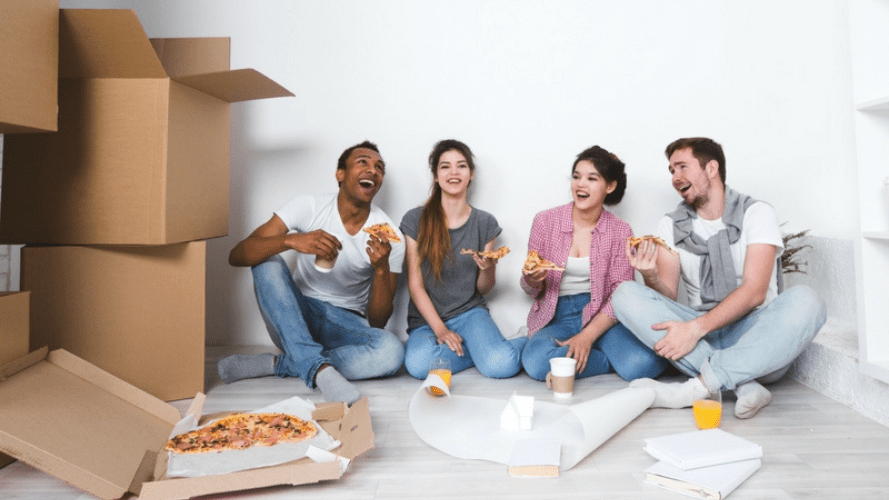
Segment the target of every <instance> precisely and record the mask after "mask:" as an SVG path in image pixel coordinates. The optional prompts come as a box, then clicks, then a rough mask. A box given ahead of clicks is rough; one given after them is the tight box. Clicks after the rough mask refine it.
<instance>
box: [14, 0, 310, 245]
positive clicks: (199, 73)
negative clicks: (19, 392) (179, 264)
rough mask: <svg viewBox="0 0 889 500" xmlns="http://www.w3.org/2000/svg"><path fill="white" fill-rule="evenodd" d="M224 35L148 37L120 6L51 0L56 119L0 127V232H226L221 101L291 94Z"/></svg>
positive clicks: (43, 235) (226, 125)
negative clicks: (30, 128)
mask: <svg viewBox="0 0 889 500" xmlns="http://www.w3.org/2000/svg"><path fill="white" fill-rule="evenodd" d="M230 45H231V43H230V40H229V39H228V38H171V39H158V40H149V38H148V36H147V35H146V33H145V31H144V29H143V28H142V24H141V23H140V22H139V19H138V17H137V16H136V14H135V13H134V12H133V11H132V10H123V9H112V10H104V9H71V10H69V9H62V10H61V12H60V17H59V54H58V58H59V61H58V66H59V69H58V76H59V83H58V86H59V92H58V95H59V98H58V105H59V126H58V132H57V133H54V134H15V135H11V136H7V137H6V138H5V145H4V147H5V150H4V156H3V162H4V165H3V196H2V198H0V241H2V242H4V243H12V244H25V243H41V244H60V245H163V244H170V243H178V242H183V241H192V240H202V239H209V238H216V237H220V236H225V235H226V234H228V217H229V162H230V140H231V109H230V103H232V102H238V101H246V100H253V99H265V98H271V97H284V96H292V95H293V94H292V93H291V92H290V91H288V90H287V89H285V88H283V87H282V86H280V85H278V84H277V83H275V82H274V81H272V80H270V79H269V78H267V77H266V76H264V75H262V74H261V73H259V72H257V71H256V70H253V69H240V70H230V69H229V59H230V57H229V56H230Z"/></svg>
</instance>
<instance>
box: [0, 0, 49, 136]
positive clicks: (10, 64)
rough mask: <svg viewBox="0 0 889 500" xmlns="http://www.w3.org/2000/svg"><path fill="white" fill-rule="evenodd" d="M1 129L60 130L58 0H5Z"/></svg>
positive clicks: (1, 10)
mask: <svg viewBox="0 0 889 500" xmlns="http://www.w3.org/2000/svg"><path fill="white" fill-rule="evenodd" d="M0 68H3V70H2V71H0V134H13V133H23V132H54V131H56V130H57V129H58V121H57V120H58V111H59V106H58V81H59V0H3V1H2V2H0Z"/></svg>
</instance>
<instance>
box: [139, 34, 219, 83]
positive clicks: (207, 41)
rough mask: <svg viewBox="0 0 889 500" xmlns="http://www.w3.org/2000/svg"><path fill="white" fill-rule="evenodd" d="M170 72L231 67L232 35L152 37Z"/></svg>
mask: <svg viewBox="0 0 889 500" xmlns="http://www.w3.org/2000/svg"><path fill="white" fill-rule="evenodd" d="M150 41H151V46H152V47H154V51H155V52H156V53H157V57H158V58H159V59H160V61H161V64H162V65H163V66H164V70H166V72H167V75H169V76H171V77H178V76H187V75H199V74H202V73H215V72H217V71H228V70H229V69H230V68H231V65H230V60H231V39H230V38H152V39H151V40H150Z"/></svg>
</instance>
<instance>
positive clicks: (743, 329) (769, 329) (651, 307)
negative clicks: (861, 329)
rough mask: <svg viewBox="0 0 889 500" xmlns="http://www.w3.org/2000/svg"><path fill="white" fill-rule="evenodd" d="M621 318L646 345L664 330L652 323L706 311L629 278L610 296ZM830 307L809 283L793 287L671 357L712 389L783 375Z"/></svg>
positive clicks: (662, 334)
mask: <svg viewBox="0 0 889 500" xmlns="http://www.w3.org/2000/svg"><path fill="white" fill-rule="evenodd" d="M611 305H612V306H613V307H614V313H615V315H616V316H617V319H619V320H620V321H621V323H623V324H625V325H627V328H629V329H630V330H632V332H633V333H634V334H635V335H636V336H637V337H639V339H640V340H642V342H644V343H645V344H646V345H648V346H651V347H652V348H653V347H654V345H655V344H656V343H657V342H658V341H659V340H660V339H661V338H663V336H664V335H665V334H666V331H665V330H654V329H652V328H651V325H654V324H656V323H660V322H663V321H671V320H672V321H689V320H692V319H694V318H697V317H699V316H702V315H703V314H704V313H703V312H701V311H696V310H694V309H692V308H690V307H687V306H684V305H682V304H679V303H678V302H675V301H673V300H670V299H668V298H667V297H665V296H663V295H661V294H660V293H658V292H656V291H654V290H652V289H651V288H648V287H647V286H645V285H643V284H641V283H637V282H633V281H627V282H625V283H621V285H620V286H619V287H618V288H617V290H615V292H614V295H612V296H611ZM826 319H827V308H826V307H825V305H824V301H823V300H822V299H821V298H820V297H818V294H816V293H815V291H814V290H812V289H811V288H809V287H806V286H795V287H792V288H789V289H787V290H785V291H784V292H783V293H781V294H779V295H778V297H777V298H775V300H773V301H772V302H770V303H769V305H767V306H766V307H763V308H760V309H757V310H755V311H753V312H751V313H750V314H748V315H746V316H744V317H743V318H741V319H740V320H738V321H736V322H735V323H732V324H731V325H728V326H725V327H723V328H720V329H719V330H716V331H713V332H710V333H709V334H707V335H706V336H705V337H704V338H703V339H702V340H701V341H699V342H698V344H697V346H695V348H694V349H693V350H692V351H691V352H690V353H688V354H686V355H685V357H683V358H680V359H679V360H677V361H671V363H673V365H674V366H676V368H678V369H679V371H681V372H682V373H684V374H686V375H688V376H689V377H695V376H697V375H701V376H702V378H703V379H704V384H705V385H706V386H707V388H708V389H710V391H711V392H713V391H716V390H721V389H728V390H734V389H735V387H737V386H738V385H739V384H743V383H744V382H749V381H751V380H758V381H760V382H762V383H770V382H774V381H776V380H778V379H779V378H781V377H782V376H783V375H784V374H785V373H786V372H787V369H788V368H789V367H790V364H791V363H792V362H793V360H794V359H796V358H797V356H799V355H800V353H801V352H803V349H805V348H806V346H808V345H809V342H811V341H812V339H813V338H814V337H815V334H816V333H818V330H820V329H821V326H822V325H824V322H825V320H826Z"/></svg>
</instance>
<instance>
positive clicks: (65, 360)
mask: <svg viewBox="0 0 889 500" xmlns="http://www.w3.org/2000/svg"><path fill="white" fill-rule="evenodd" d="M203 401H204V396H203V395H202V394H198V395H197V397H195V400H194V403H193V404H192V408H191V409H190V410H189V412H196V413H198V414H200V409H201V406H202V404H203ZM313 418H314V419H315V420H316V421H317V422H318V423H319V424H320V425H321V426H322V427H323V428H324V429H325V430H326V431H327V432H328V433H330V434H331V435H332V436H333V437H334V438H336V439H338V440H339V441H340V442H342V446H341V447H340V448H337V449H336V450H333V452H334V453H336V454H337V455H339V456H342V457H345V458H348V459H354V458H355V457H357V456H358V455H360V454H362V453H364V452H365V451H367V450H369V449H371V448H373V439H374V436H373V430H372V427H371V421H370V413H369V411H368V405H367V399H362V400H360V401H358V402H357V403H355V404H354V405H352V406H351V407H347V406H346V405H345V404H343V403H327V404H319V405H318V409H317V410H316V411H315V413H314V414H313ZM179 420H180V414H179V410H177V409H176V408H175V407H173V406H170V405H168V404H167V403H164V402H163V401H161V400H159V399H157V398H154V397H153V396H151V395H149V394H147V393H145V392H143V391H141V390H139V389H137V388H135V387H133V386H131V385H129V384H126V383H124V382H123V381H121V380H120V379H118V378H116V377H114V376H112V375H110V374H109V373H107V372H105V371H102V370H100V369H98V368H97V367H95V366H94V365H91V364H89V363H87V362H86V361H84V360H82V359H80V358H78V357H76V356H74V355H73V354H71V353H69V352H67V351H64V350H61V349H59V350H55V351H51V352H48V350H47V349H46V348H43V349H40V350H37V351H34V352H32V353H31V354H28V355H27V356H24V357H21V358H19V359H17V360H15V361H12V362H10V363H7V364H6V365H4V366H2V367H0V451H3V452H5V453H8V454H10V455H12V456H14V457H16V458H18V459H19V460H21V461H22V462H25V463H27V464H29V465H31V466H33V467H35V468H37V469H40V470H42V471H44V472H46V473H47V474H50V475H53V476H55V477H58V478H59V479H61V480H63V481H65V482H67V483H69V484H71V485H73V486H75V487H77V488H80V489H82V490H84V491H86V492H88V493H90V494H92V495H95V496H97V497H99V498H105V499H113V498H120V497H121V496H123V495H126V494H127V493H128V492H129V493H132V494H135V495H139V498H140V499H142V500H153V499H180V498H190V497H193V496H198V495H207V494H212V493H222V492H228V491H236V490H245V489H252V488H260V487H264V486H273V485H284V484H291V485H299V484H306V483H316V482H319V481H323V480H332V479H338V478H339V477H340V469H339V464H338V463H337V462H336V461H334V462H330V463H315V462H314V461H312V460H310V459H308V458H303V459H300V460H297V461H294V462H290V463H287V464H283V465H278V466H274V467H266V468H262V469H252V470H246V471H241V472H235V473H231V474H226V475H222V476H207V477H197V478H167V477H165V475H164V472H163V471H164V470H165V463H166V455H165V453H164V452H163V446H164V444H165V443H166V441H167V439H168V438H169V434H170V432H171V430H172V429H173V426H174V425H175V424H176V422H178V421H179Z"/></svg>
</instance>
